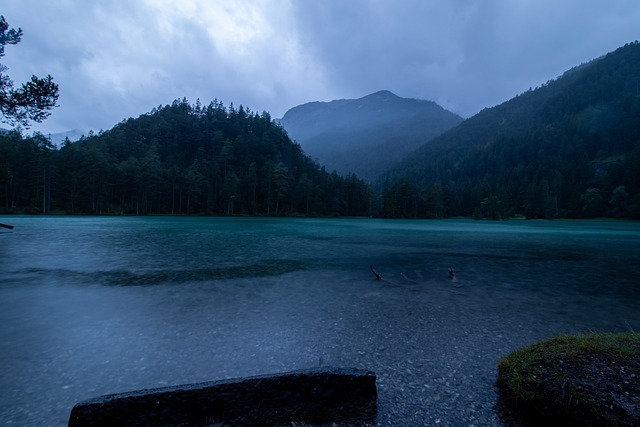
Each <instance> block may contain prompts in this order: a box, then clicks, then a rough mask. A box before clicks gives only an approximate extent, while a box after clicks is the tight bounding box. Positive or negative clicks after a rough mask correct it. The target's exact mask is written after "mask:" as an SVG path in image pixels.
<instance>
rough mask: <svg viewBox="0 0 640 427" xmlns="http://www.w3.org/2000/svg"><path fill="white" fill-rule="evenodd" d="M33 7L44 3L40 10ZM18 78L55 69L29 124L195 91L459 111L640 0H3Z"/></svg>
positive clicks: (89, 117) (64, 123)
mask: <svg viewBox="0 0 640 427" xmlns="http://www.w3.org/2000/svg"><path fill="white" fill-rule="evenodd" d="M36 11H37V13H35V12H36ZM2 14H3V15H4V16H5V18H6V19H7V21H8V22H9V24H10V25H11V26H14V27H18V26H19V27H22V29H23V31H24V37H23V40H22V42H21V43H20V44H19V45H17V46H9V47H7V50H6V56H5V57H3V58H2V60H3V63H4V64H5V65H7V66H8V67H9V72H8V73H9V75H10V76H11V77H12V78H13V79H14V81H15V82H16V83H19V82H22V81H25V80H27V79H28V78H29V77H30V76H31V74H36V75H39V76H42V75H46V74H51V75H53V76H54V79H55V81H56V82H57V83H59V84H60V93H61V95H60V100H59V104H60V107H59V108H57V109H55V110H54V111H53V114H52V116H51V117H50V118H49V119H48V120H47V121H45V122H44V123H43V124H42V125H35V126H33V129H34V130H42V131H45V132H57V131H63V130H69V129H73V128H80V129H82V130H83V131H87V130H88V129H94V130H99V129H101V128H102V129H108V128H110V127H112V126H113V125H114V124H116V123H117V122H119V121H120V120H122V119H126V118H128V117H136V116H138V115H140V114H144V113H146V112H148V111H149V110H151V109H152V108H153V107H157V106H158V105H164V104H168V103H170V102H171V101H173V100H174V99H176V98H182V97H186V98H188V99H189V100H190V101H192V102H195V100H196V99H197V98H200V100H201V102H202V103H208V102H209V101H211V100H213V99H214V98H215V99H218V100H220V101H222V102H224V103H225V105H229V104H230V103H231V102H233V103H234V104H235V105H236V106H237V105H239V104H243V105H244V106H245V107H249V108H251V109H252V110H254V111H262V110H267V111H269V112H271V114H272V116H273V117H279V116H282V115H283V114H284V112H285V111H286V110H287V109H288V108H291V107H293V106H295V105H298V104H301V103H304V102H309V101H315V100H325V101H328V100H331V99H336V98H353V97H360V96H364V95H367V94H369V93H372V92H374V91H377V90H381V89H389V90H391V91H393V92H395V93H396V94H398V95H400V96H405V97H414V98H422V99H431V100H434V101H436V102H438V103H440V104H441V105H443V106H444V107H445V108H449V109H451V110H452V111H455V112H457V113H459V114H462V115H464V116H470V115H472V114H474V113H475V112H477V111H479V110H480V109H482V108H484V107H490V106H492V105H495V104H497V103H500V102H503V101H505V100H507V99H509V98H511V97H513V96H515V95H517V94H518V93H521V92H523V91H525V90H527V89H528V88H529V87H530V86H533V87H535V86H538V85H540V84H542V83H544V82H545V81H547V80H548V79H551V78H554V77H557V76H558V75H560V74H561V73H562V72H563V71H565V70H567V69H568V68H571V67H573V66H575V65H578V64H579V63H581V62H585V61H588V60H590V59H593V58H595V57H597V56H600V55H602V54H605V53H607V52H608V51H611V50H614V49H615V48H617V47H619V46H622V45H624V44H625V43H627V42H630V41H633V40H635V39H636V38H637V23H638V22H640V4H639V3H637V2H636V1H635V0H611V1H608V2H606V4H605V3H603V2H600V1H596V0H566V1H563V2H557V1H551V0H535V1H534V0H518V1H508V0H483V1H480V0H455V1H454V0H451V1H441V0H437V1H436V0H402V1H395V0H349V1H344V0H323V1H304V0H227V1H225V2H213V1H208V0H183V1H179V2H174V1H169V0H140V1H129V0H109V1H107V0H58V1H56V2H48V1H42V0H6V1H5V4H4V5H3V10H2Z"/></svg>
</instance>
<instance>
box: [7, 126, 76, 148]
mask: <svg viewBox="0 0 640 427" xmlns="http://www.w3.org/2000/svg"><path fill="white" fill-rule="evenodd" d="M8 132H10V130H9V129H4V128H0V135H2V134H6V133H8ZM82 135H83V133H82V132H81V131H79V130H77V129H73V130H69V131H66V132H58V133H48V134H44V136H45V137H46V138H48V139H49V141H51V142H52V143H53V145H55V146H56V147H61V146H62V143H63V142H64V140H65V139H67V138H69V141H71V142H74V141H77V140H79V139H80V138H81V137H82Z"/></svg>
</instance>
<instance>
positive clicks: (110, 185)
mask: <svg viewBox="0 0 640 427" xmlns="http://www.w3.org/2000/svg"><path fill="white" fill-rule="evenodd" d="M369 199H370V194H369V188H368V187H367V186H366V185H365V184H364V183H363V182H362V181H361V180H359V179H358V178H356V177H355V176H353V175H351V176H348V177H340V176H338V175H337V174H335V173H328V172H326V171H325V170H324V169H322V168H320V167H319V166H318V165H317V164H316V163H314V162H313V161H312V160H311V159H310V158H309V157H307V156H305V155H304V153H303V152H302V149H301V148H300V146H299V145H298V144H295V143H293V142H292V141H291V140H290V139H289V137H288V136H287V133H286V132H285V131H284V129H282V127H281V126H279V125H278V124H276V123H274V122H273V121H272V119H271V117H270V116H269V114H268V113H262V114H260V115H259V114H257V113H252V112H251V111H249V110H248V109H245V108H243V107H242V106H241V107H239V108H237V109H236V108H234V107H233V105H231V106H230V107H228V108H226V107H224V106H223V105H222V103H219V102H216V101H214V102H212V103H210V104H209V105H207V106H204V107H203V106H201V105H200V103H199V102H197V103H196V104H195V105H190V104H189V103H188V102H187V100H186V99H183V100H181V101H180V100H176V101H174V102H173V103H172V104H171V105H167V106H164V107H162V106H161V107H158V108H156V109H154V110H153V111H151V112H150V113H148V114H144V115H142V116H140V117H138V118H137V119H128V120H125V121H122V122H121V123H119V124H118V125H116V126H115V127H114V128H112V129H111V130H109V131H106V132H100V133H99V134H97V135H94V134H90V135H89V136H87V137H83V138H82V139H81V140H80V141H78V142H70V141H68V140H67V141H66V142H65V143H63V146H62V147H61V148H60V149H59V150H58V149H56V148H55V147H54V146H53V145H52V144H51V143H50V142H49V141H48V139H47V138H45V137H44V136H43V135H40V134H36V135H34V136H31V137H23V136H22V135H21V134H20V133H18V132H15V131H14V132H9V133H5V134H2V135H0V211H2V212H29V213H42V212H44V213H49V212H54V211H57V212H66V213H73V214H80V213H84V214H137V215H145V214H228V215H367V214H369Z"/></svg>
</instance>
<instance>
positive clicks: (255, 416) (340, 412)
mask: <svg viewBox="0 0 640 427" xmlns="http://www.w3.org/2000/svg"><path fill="white" fill-rule="evenodd" d="M376 400H377V392H376V376H375V374H374V373H373V372H370V371H365V370H360V369H350V368H326V369H312V370H302V371H295V372H289V373H283V374H277V375H264V376H256V377H248V378H239V379H233V380H223V381H213V382H206V383H198V384H186V385H180V386H173V387H164V388H157V389H148V390H139V391H133V392H128V393H119V394H111V395H106V396H101V397H97V398H94V399H89V400H86V401H83V402H80V403H78V404H76V405H75V406H74V407H73V409H72V410H71V416H70V418H69V426H70V427H77V426H125V425H126V426H141V425H145V426H147V425H154V426H208V425H230V426H255V425H261V426H276V425H283V424H286V425H291V423H307V424H329V423H333V422H338V423H342V422H351V421H353V422H356V421H367V420H374V419H375V416H376Z"/></svg>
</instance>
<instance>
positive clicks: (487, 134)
mask: <svg viewBox="0 0 640 427" xmlns="http://www.w3.org/2000/svg"><path fill="white" fill-rule="evenodd" d="M639 76H640V44H638V42H635V43H631V44H627V45H625V46H624V47H621V48H619V49H617V50H616V51H614V52H611V53H609V54H607V55H605V56H602V57H600V58H598V59H595V60H593V61H590V62H588V63H585V64H582V65H580V66H577V67H575V68H573V69H571V70H569V71H567V72H566V73H564V74H563V75H562V76H560V77H559V78H557V79H555V80H551V81H548V82H546V83H545V84H543V85H542V86H541V87H538V88H536V89H535V90H531V89H530V90H529V91H527V92H525V93H523V94H521V95H519V96H516V97H515V98H513V99H511V100H509V101H507V102H505V103H503V104H501V105H498V106H495V107H493V108H488V109H484V110H482V111H481V112H479V113H478V114H477V115H475V116H473V117H471V118H469V119H468V120H465V121H464V122H463V123H461V124H460V125H459V126H457V127H456V128H454V129H451V130H449V131H448V132H446V133H444V134H443V135H441V136H439V137H438V138H435V139H434V140H432V141H430V142H429V143H428V144H424V145H423V146H421V147H420V148H419V149H418V150H416V151H415V152H413V153H411V154H410V155H409V156H407V157H406V158H405V159H404V160H403V161H402V162H401V163H400V164H399V165H397V167H396V168H394V169H393V170H392V171H390V172H389V173H388V174H386V175H385V176H384V177H383V178H381V179H380V180H379V181H378V185H379V186H380V187H382V186H385V184H384V183H385V182H386V183H387V185H386V186H385V189H384V197H383V200H384V208H383V209H384V213H385V215H387V216H408V217H415V216H417V217H431V216H436V217H442V216H455V215H474V216H478V217H490V218H502V217H506V216H510V215H525V216H526V217H537V218H554V217H593V216H600V215H608V216H624V217H640V83H639V82H640V80H639V79H640V77H639Z"/></svg>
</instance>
